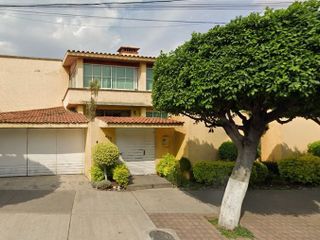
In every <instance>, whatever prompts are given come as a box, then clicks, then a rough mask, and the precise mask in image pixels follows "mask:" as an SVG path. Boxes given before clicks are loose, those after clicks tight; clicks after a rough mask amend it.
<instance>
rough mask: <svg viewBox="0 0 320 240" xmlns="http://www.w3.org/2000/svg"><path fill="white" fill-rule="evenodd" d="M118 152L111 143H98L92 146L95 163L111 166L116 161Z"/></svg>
mask: <svg viewBox="0 0 320 240" xmlns="http://www.w3.org/2000/svg"><path fill="white" fill-rule="evenodd" d="M119 155H120V152H119V149H118V147H117V146H116V145H114V144H113V143H110V142H108V143H98V144H97V145H95V146H94V147H93V153H92V158H93V160H94V162H95V163H96V164H99V165H105V166H112V165H114V164H116V162H117V161H118V158H119Z"/></svg>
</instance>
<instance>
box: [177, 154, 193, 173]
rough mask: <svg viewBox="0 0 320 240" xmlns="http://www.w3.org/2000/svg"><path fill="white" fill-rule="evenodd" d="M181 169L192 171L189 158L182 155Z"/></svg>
mask: <svg viewBox="0 0 320 240" xmlns="http://www.w3.org/2000/svg"><path fill="white" fill-rule="evenodd" d="M179 165H180V170H181V171H182V172H190V171H191V169H192V165H191V162H190V160H189V159H188V158H185V157H182V158H181V159H180V161H179Z"/></svg>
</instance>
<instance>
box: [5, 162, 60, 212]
mask: <svg viewBox="0 0 320 240" xmlns="http://www.w3.org/2000/svg"><path fill="white" fill-rule="evenodd" d="M29 162H31V161H29ZM30 164H32V167H33V174H39V175H40V174H43V175H53V174H54V173H53V172H51V170H49V169H48V168H47V167H46V166H43V165H40V164H39V163H37V162H31V163H29V165H30ZM35 170H38V171H39V172H38V173H37V172H35ZM60 184H61V182H60V177H59V176H58V175H54V176H32V177H4V178H3V177H2V178H0V210H1V209H3V207H5V206H8V205H16V204H19V203H26V202H29V201H31V200H35V199H40V198H43V197H45V196H47V195H49V194H50V193H52V192H54V191H55V190H56V189H57V188H59V186H60Z"/></svg>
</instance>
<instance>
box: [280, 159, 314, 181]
mask: <svg viewBox="0 0 320 240" xmlns="http://www.w3.org/2000/svg"><path fill="white" fill-rule="evenodd" d="M278 168H279V172H280V176H281V177H282V178H283V179H285V180H287V181H288V182H290V183H302V184H313V185H319V184H320V157H318V156H314V155H311V154H307V155H302V156H300V157H296V158H294V157H292V158H287V159H283V160H280V161H279V162H278Z"/></svg>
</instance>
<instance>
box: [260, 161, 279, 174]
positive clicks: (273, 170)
mask: <svg viewBox="0 0 320 240" xmlns="http://www.w3.org/2000/svg"><path fill="white" fill-rule="evenodd" d="M262 163H263V164H264V165H266V167H267V168H268V172H269V174H272V175H277V176H278V175H280V173H279V167H278V162H275V161H263V162H262Z"/></svg>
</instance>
